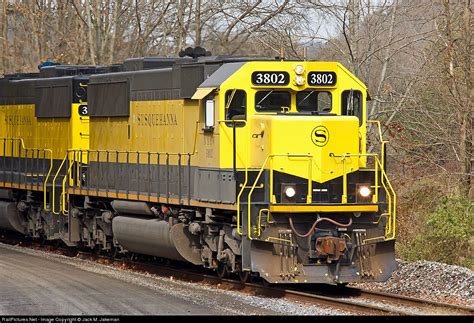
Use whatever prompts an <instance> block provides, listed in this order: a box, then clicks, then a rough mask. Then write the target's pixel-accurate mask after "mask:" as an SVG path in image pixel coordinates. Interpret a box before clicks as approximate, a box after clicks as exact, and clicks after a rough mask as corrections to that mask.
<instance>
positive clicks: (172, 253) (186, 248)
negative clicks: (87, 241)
mask: <svg viewBox="0 0 474 323" xmlns="http://www.w3.org/2000/svg"><path fill="white" fill-rule="evenodd" d="M112 231H113V234H114V237H115V239H116V240H117V241H118V242H119V244H120V245H121V246H122V247H124V248H125V249H127V250H128V251H131V252H136V253H141V254H144V255H150V256H156V257H162V258H167V259H174V260H179V261H187V262H191V263H193V264H195V265H198V264H201V263H202V261H201V254H200V249H201V248H200V243H199V237H198V236H194V235H192V234H191V233H189V231H188V230H187V227H186V226H185V225H184V224H183V223H178V224H174V225H172V224H171V223H170V222H167V221H163V220H158V219H147V218H138V217H133V216H117V217H115V218H114V219H113V220H112Z"/></svg>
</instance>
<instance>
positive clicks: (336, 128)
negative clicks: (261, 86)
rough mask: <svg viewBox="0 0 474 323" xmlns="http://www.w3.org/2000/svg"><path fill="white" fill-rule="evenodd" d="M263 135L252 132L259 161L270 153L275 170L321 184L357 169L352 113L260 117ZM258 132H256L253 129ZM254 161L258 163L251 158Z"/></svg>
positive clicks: (356, 131)
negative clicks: (343, 114) (344, 114)
mask: <svg viewBox="0 0 474 323" xmlns="http://www.w3.org/2000/svg"><path fill="white" fill-rule="evenodd" d="M257 123H260V125H259V126H258V125H257V127H260V129H262V128H263V129H264V130H263V131H262V132H263V133H265V135H262V136H256V135H253V136H252V139H253V140H254V142H255V143H256V145H257V146H259V148H260V149H256V151H260V152H259V153H258V154H256V159H260V160H261V163H262V162H263V160H264V159H265V158H266V157H267V156H271V157H270V158H271V159H272V160H271V167H272V168H273V170H275V171H279V172H282V173H286V174H290V175H294V176H298V177H302V178H311V179H312V180H313V181H316V182H319V183H323V182H326V181H329V180H331V179H334V178H337V177H340V176H342V174H343V172H346V173H349V172H353V171H356V170H358V169H359V158H358V157H357V156H352V157H346V158H345V160H344V166H343V165H342V161H341V160H342V157H341V156H343V155H348V154H351V155H357V154H359V119H358V118H356V117H352V116H307V115H302V116H294V115H291V116H285V115H276V116H272V117H264V118H263V120H261V121H258V122H257ZM257 134H258V132H257ZM254 164H258V161H257V160H255V161H254Z"/></svg>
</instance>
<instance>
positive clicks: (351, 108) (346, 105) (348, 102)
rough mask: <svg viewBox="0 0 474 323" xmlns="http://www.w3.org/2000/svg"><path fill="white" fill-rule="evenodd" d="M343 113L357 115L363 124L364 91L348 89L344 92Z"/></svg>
mask: <svg viewBox="0 0 474 323" xmlns="http://www.w3.org/2000/svg"><path fill="white" fill-rule="evenodd" d="M341 102H342V109H341V111H342V115H345V116H356V117H357V118H359V124H362V93H361V92H360V91H354V90H346V91H344V92H342V100H341Z"/></svg>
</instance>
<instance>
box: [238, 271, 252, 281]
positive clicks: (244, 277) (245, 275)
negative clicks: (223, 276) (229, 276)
mask: <svg viewBox="0 0 474 323" xmlns="http://www.w3.org/2000/svg"><path fill="white" fill-rule="evenodd" d="M239 279H240V281H241V282H242V283H248V282H249V280H250V271H239Z"/></svg>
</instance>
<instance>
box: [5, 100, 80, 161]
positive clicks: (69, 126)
mask: <svg viewBox="0 0 474 323" xmlns="http://www.w3.org/2000/svg"><path fill="white" fill-rule="evenodd" d="M78 106H79V104H73V105H72V106H71V118H36V117H35V106H34V104H28V105H3V106H1V108H0V112H1V118H0V129H1V130H0V131H1V132H0V134H1V135H0V137H1V138H21V139H23V142H24V145H25V147H27V148H36V149H50V150H51V151H52V152H53V159H59V160H62V159H63V158H64V156H65V154H66V150H67V149H88V145H89V137H88V136H87V134H88V133H89V118H88V117H81V116H79V114H78ZM0 149H1V150H0V155H3V153H4V152H3V147H1V148H0ZM10 150H11V149H10ZM6 154H7V155H9V156H10V155H11V152H10V154H9V150H8V149H7V151H6Z"/></svg>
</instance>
